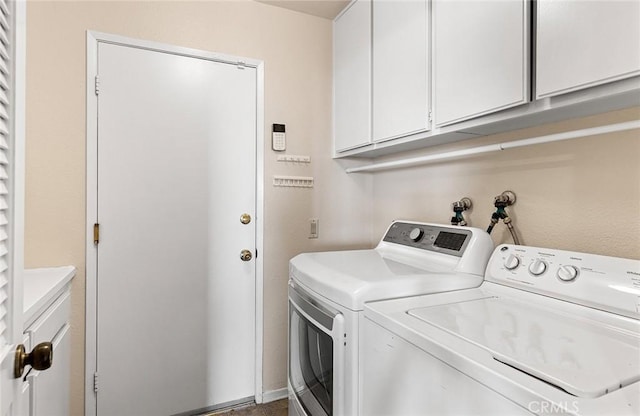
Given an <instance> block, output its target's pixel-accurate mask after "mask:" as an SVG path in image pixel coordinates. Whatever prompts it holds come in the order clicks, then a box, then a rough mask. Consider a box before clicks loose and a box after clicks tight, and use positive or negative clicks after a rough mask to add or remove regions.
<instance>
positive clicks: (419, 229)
mask: <svg viewBox="0 0 640 416" xmlns="http://www.w3.org/2000/svg"><path fill="white" fill-rule="evenodd" d="M472 235H473V231H472V229H466V228H462V227H455V226H450V227H448V226H444V225H431V224H421V223H410V222H394V223H393V224H391V227H389V229H388V230H387V233H386V234H385V236H384V237H383V239H382V241H385V242H387V243H395V244H401V245H403V246H409V247H414V248H419V249H421V250H428V251H436V252H440V253H445V254H450V255H453V256H458V257H461V256H462V254H463V253H464V251H465V250H466V248H467V246H468V244H469V241H470V240H471V236H472Z"/></svg>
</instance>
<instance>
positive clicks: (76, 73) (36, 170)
mask: <svg viewBox="0 0 640 416" xmlns="http://www.w3.org/2000/svg"><path fill="white" fill-rule="evenodd" d="M27 13H28V14H27V19H28V26H27V43H28V46H27V178H26V180H27V184H26V186H27V190H26V192H27V194H26V264H27V267H40V266H53V265H63V264H73V265H75V266H76V267H77V268H78V274H77V277H76V279H75V281H74V283H73V287H72V293H73V301H72V303H73V305H72V344H73V346H72V349H73V350H72V354H73V363H72V402H71V404H72V414H73V415H81V414H83V398H84V391H83V378H84V303H85V296H84V290H85V271H84V259H85V91H86V85H85V60H86V57H85V31H86V30H95V31H100V32H107V33H113V34H118V35H123V36H129V37H133V38H139V39H146V40H152V41H157V42H164V43H168V44H174V45H179V46H186V47H191V48H197V49H203V50H207V51H214V52H219V53H224V54H231V55H239V56H245V57H249V58H255V59H261V60H264V62H265V129H266V136H267V137H265V209H264V212H265V218H264V229H265V252H264V256H265V257H264V259H265V269H264V298H265V307H264V314H265V318H264V332H265V334H264V349H263V352H264V354H263V356H264V375H263V382H264V390H265V391H271V390H276V389H280V388H283V387H285V386H286V351H287V345H286V338H287V332H286V322H287V302H286V287H287V274H288V264H287V262H288V259H289V258H291V257H292V256H294V255H295V254H297V253H299V252H301V251H313V250H324V249H329V248H336V247H339V248H344V247H364V246H369V245H370V243H371V241H370V237H371V234H370V231H369V229H370V226H369V224H370V223H371V221H372V210H371V208H370V205H369V204H368V202H369V199H370V196H371V192H372V187H371V183H372V179H371V178H370V177H367V176H348V175H346V174H345V173H344V171H343V169H342V168H341V167H340V166H339V163H338V162H334V161H332V160H331V157H330V156H331V150H330V149H331V65H332V63H331V62H332V61H331V22H330V21H329V20H326V19H321V18H316V17H311V16H307V15H304V14H300V13H296V12H291V11H288V10H284V9H281V8H277V7H273V6H268V5H264V4H260V3H255V2H252V1H244V0H235V1H225V2H223V1H209V2H204V1H197V2H187V1H178V2H167V1H155V2H147V1H143V2H119V1H109V2H68V1H64V2H32V1H30V2H29V3H28V6H27ZM272 123H285V124H286V125H287V141H288V143H287V144H288V149H287V153H289V154H301V155H310V156H311V160H312V163H311V165H310V166H295V165H292V164H283V163H281V162H276V154H275V153H274V152H273V151H271V150H270V142H269V137H270V136H269V132H270V127H269V126H270V125H271V124H272ZM274 174H284V175H305V176H307V175H309V176H314V177H315V178H316V186H315V188H314V189H312V190H310V189H289V188H273V187H272V186H271V185H270V183H271V177H272V176H273V175H274ZM311 217H317V218H319V219H320V238H319V239H318V240H309V239H308V238H307V233H308V223H307V221H308V219H309V218H311ZM195 347H197V346H194V348H195Z"/></svg>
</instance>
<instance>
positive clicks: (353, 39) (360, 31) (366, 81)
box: [333, 0, 371, 152]
mask: <svg viewBox="0 0 640 416" xmlns="http://www.w3.org/2000/svg"><path fill="white" fill-rule="evenodd" d="M333 36H334V38H333V76H334V80H333V82H334V87H333V96H334V102H333V123H334V127H333V128H334V141H335V142H334V144H335V149H336V151H338V152H339V151H344V150H348V149H353V148H357V147H359V146H362V145H366V144H368V143H370V142H371V2H370V1H368V0H358V1H356V2H354V3H352V4H351V5H350V6H349V8H348V9H347V10H346V11H345V12H344V13H343V14H342V15H340V16H339V17H338V18H337V19H336V20H335V21H334V26H333Z"/></svg>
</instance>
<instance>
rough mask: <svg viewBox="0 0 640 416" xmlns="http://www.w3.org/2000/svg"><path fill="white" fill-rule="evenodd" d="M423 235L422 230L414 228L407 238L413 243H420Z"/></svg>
mask: <svg viewBox="0 0 640 416" xmlns="http://www.w3.org/2000/svg"><path fill="white" fill-rule="evenodd" d="M423 235H424V230H423V229H422V228H417V227H416V228H414V229H413V230H411V232H410V233H409V238H410V239H411V240H413V241H415V242H418V241H420V239H421V238H422V236H423Z"/></svg>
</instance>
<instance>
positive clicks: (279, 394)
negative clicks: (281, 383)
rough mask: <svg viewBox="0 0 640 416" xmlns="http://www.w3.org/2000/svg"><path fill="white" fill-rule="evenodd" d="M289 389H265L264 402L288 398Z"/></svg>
mask: <svg viewBox="0 0 640 416" xmlns="http://www.w3.org/2000/svg"><path fill="white" fill-rule="evenodd" d="M287 395H288V390H287V388H286V387H284V388H282V389H278V390H271V391H265V392H264V393H262V403H269V402H275V401H276V400H280V399H286V398H287Z"/></svg>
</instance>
